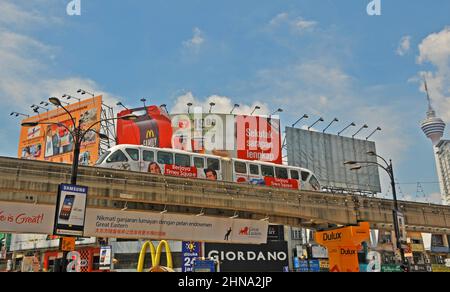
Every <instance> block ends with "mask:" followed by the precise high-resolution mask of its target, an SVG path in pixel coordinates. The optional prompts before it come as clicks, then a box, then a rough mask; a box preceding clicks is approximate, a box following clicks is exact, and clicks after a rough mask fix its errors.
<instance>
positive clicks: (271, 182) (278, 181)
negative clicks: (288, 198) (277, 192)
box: [264, 176, 299, 190]
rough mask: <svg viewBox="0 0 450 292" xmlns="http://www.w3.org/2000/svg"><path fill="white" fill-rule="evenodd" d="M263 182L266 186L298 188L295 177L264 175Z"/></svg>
mask: <svg viewBox="0 0 450 292" xmlns="http://www.w3.org/2000/svg"><path fill="white" fill-rule="evenodd" d="M264 183H265V185H266V186H269V187H275V188H281V189H291V190H298V188H299V187H298V180H296V179H283V178H275V177H269V176H266V177H264Z"/></svg>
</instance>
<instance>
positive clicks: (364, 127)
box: [352, 125, 369, 138]
mask: <svg viewBox="0 0 450 292" xmlns="http://www.w3.org/2000/svg"><path fill="white" fill-rule="evenodd" d="M368 127H369V126H367V125H364V126H362V127H361V129H359V130H358V132H356V133H355V134H354V135H353V136H352V138H355V136H356V135H358V134H359V132H361V131H362V130H363V129H367V128H368Z"/></svg>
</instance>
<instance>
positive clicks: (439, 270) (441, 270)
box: [431, 265, 450, 273]
mask: <svg viewBox="0 0 450 292" xmlns="http://www.w3.org/2000/svg"><path fill="white" fill-rule="evenodd" d="M431 269H432V270H433V272H436V273H450V267H447V266H445V265H431Z"/></svg>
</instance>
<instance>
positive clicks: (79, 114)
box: [18, 96, 102, 165]
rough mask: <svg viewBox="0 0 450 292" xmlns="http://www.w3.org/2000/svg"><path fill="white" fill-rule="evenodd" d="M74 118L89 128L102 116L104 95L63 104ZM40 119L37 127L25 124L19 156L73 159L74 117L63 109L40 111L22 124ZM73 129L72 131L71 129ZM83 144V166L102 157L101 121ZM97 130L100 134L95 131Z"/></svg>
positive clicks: (62, 160)
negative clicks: (100, 153) (99, 135)
mask: <svg viewBox="0 0 450 292" xmlns="http://www.w3.org/2000/svg"><path fill="white" fill-rule="evenodd" d="M64 107H65V108H66V109H67V110H68V111H69V112H70V114H71V115H72V117H73V119H74V120H75V124H76V126H78V125H79V124H80V125H81V129H87V128H89V127H90V126H91V125H93V124H94V123H96V122H97V121H99V120H100V119H101V110H102V96H97V97H94V98H90V99H86V100H82V101H80V102H77V103H73V104H70V105H67V106H66V105H64ZM27 122H37V123H39V124H38V125H37V126H35V127H22V128H21V131H20V138H19V149H18V157H19V158H21V159H30V160H42V161H49V162H59V163H69V164H71V163H72V161H73V150H74V139H73V137H72V135H71V134H70V131H73V130H74V124H73V122H72V120H71V117H70V116H69V115H68V114H67V113H66V112H65V111H64V110H63V109H62V108H58V109H55V110H51V111H48V112H46V113H41V114H39V115H37V116H33V117H30V118H27V119H25V120H23V121H22V123H27ZM69 130H70V131H69ZM93 130H94V131H95V132H94V131H90V132H88V133H87V134H86V136H85V138H84V140H83V142H82V143H81V151H80V165H93V164H94V163H95V162H96V161H97V160H98V156H99V148H100V138H99V137H98V135H97V133H98V132H99V131H100V124H98V125H96V126H94V127H93ZM96 132H97V133H96Z"/></svg>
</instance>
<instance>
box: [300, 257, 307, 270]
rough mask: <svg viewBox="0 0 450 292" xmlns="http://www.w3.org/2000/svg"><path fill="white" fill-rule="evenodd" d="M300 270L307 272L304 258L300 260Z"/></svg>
mask: <svg viewBox="0 0 450 292" xmlns="http://www.w3.org/2000/svg"><path fill="white" fill-rule="evenodd" d="M300 272H303V273H306V272H309V265H308V261H305V260H301V261H300Z"/></svg>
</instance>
